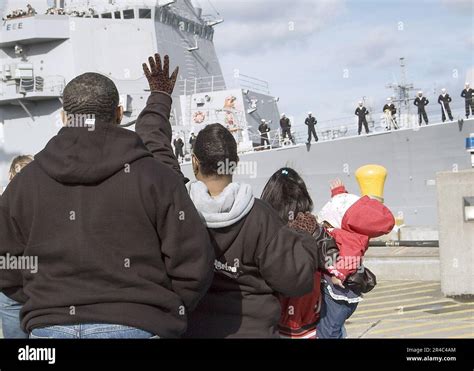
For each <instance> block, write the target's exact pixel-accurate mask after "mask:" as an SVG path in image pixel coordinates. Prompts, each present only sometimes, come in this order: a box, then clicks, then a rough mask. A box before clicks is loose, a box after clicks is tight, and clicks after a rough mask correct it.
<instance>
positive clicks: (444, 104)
mask: <svg viewBox="0 0 474 371" xmlns="http://www.w3.org/2000/svg"><path fill="white" fill-rule="evenodd" d="M451 101H452V99H451V97H450V96H449V94H448V93H446V94H440V95H439V97H438V103H439V104H440V105H441V120H442V121H443V122H445V121H446V114H447V115H448V117H449V119H450V120H451V121H453V115H452V114H451V107H450V106H449V103H451Z"/></svg>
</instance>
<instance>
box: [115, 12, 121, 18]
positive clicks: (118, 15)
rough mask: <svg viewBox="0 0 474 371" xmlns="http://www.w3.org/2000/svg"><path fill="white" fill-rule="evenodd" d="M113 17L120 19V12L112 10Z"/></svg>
mask: <svg viewBox="0 0 474 371" xmlns="http://www.w3.org/2000/svg"><path fill="white" fill-rule="evenodd" d="M114 18H115V19H121V18H122V14H120V12H114Z"/></svg>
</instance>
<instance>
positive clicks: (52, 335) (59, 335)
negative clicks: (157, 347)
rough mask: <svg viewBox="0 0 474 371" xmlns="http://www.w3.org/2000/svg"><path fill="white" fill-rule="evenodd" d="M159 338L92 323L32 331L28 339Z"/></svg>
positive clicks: (129, 328) (138, 330) (130, 328)
mask: <svg viewBox="0 0 474 371" xmlns="http://www.w3.org/2000/svg"><path fill="white" fill-rule="evenodd" d="M158 338H159V337H158V336H156V335H154V334H152V333H150V332H147V331H144V330H140V329H137V328H135V327H129V326H123V325H113V324H107V323H94V324H92V323H91V324H83V325H61V326H49V327H41V328H36V329H33V330H32V331H31V333H30V339H158Z"/></svg>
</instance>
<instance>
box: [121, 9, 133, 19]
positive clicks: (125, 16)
mask: <svg viewBox="0 0 474 371" xmlns="http://www.w3.org/2000/svg"><path fill="white" fill-rule="evenodd" d="M133 18H135V14H134V12H133V9H128V10H124V11H123V19H133Z"/></svg>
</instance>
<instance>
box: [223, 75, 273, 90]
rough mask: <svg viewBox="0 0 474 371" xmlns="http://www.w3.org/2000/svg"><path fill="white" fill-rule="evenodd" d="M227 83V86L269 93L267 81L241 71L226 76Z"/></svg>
mask: <svg viewBox="0 0 474 371" xmlns="http://www.w3.org/2000/svg"><path fill="white" fill-rule="evenodd" d="M227 81H228V83H227V85H228V87H229V88H235V89H239V88H240V89H244V90H251V91H254V92H257V93H262V94H266V95H269V94H270V85H269V84H268V82H267V81H265V80H261V79H257V78H255V77H252V76H248V75H244V74H242V73H235V74H234V75H232V76H228V77H227Z"/></svg>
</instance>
